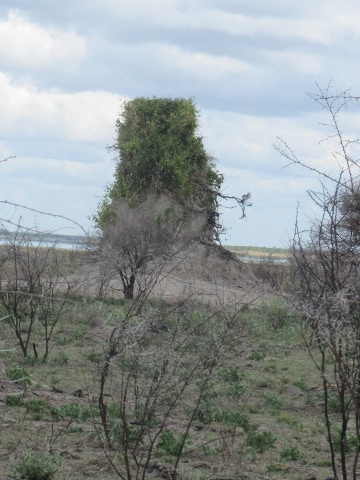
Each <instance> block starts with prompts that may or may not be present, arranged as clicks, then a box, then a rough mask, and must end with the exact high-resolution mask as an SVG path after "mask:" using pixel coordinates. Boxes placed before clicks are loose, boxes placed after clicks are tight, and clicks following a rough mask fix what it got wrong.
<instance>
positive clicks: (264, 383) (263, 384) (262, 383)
mask: <svg viewBox="0 0 360 480" xmlns="http://www.w3.org/2000/svg"><path fill="white" fill-rule="evenodd" d="M269 386H270V384H269V382H268V381H267V380H260V382H259V383H258V387H259V388H269Z"/></svg>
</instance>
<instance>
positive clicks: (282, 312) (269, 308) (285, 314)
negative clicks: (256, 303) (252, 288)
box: [261, 302, 293, 330]
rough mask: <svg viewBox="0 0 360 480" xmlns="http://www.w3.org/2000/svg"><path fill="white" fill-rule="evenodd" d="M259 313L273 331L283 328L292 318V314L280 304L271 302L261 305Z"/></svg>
mask: <svg viewBox="0 0 360 480" xmlns="http://www.w3.org/2000/svg"><path fill="white" fill-rule="evenodd" d="M261 313H262V315H263V318H264V320H265V321H266V322H267V323H269V324H270V325H271V326H272V328H273V329H274V330H278V329H280V328H284V327H285V326H286V325H287V324H288V323H289V321H290V319H291V318H292V317H293V314H292V312H291V311H290V310H289V309H288V308H287V307H286V306H285V305H284V304H282V303H281V302H272V303H268V304H266V305H263V307H262V309H261Z"/></svg>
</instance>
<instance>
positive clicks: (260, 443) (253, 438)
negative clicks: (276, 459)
mask: <svg viewBox="0 0 360 480" xmlns="http://www.w3.org/2000/svg"><path fill="white" fill-rule="evenodd" d="M275 442H276V437H275V436H274V435H273V434H272V433H271V432H268V431H264V432H260V433H256V432H255V431H251V432H249V433H248V436H247V442H246V443H247V445H248V447H250V448H251V449H252V450H253V451H254V452H256V453H264V452H266V450H269V449H270V448H274V446H275Z"/></svg>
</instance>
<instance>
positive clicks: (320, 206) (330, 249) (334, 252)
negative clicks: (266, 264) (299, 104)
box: [277, 88, 360, 479]
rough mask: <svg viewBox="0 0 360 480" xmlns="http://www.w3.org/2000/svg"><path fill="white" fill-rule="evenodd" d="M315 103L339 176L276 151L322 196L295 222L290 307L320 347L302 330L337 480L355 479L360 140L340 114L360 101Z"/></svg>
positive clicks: (359, 394) (345, 96)
mask: <svg viewBox="0 0 360 480" xmlns="http://www.w3.org/2000/svg"><path fill="white" fill-rule="evenodd" d="M312 98H313V100H315V101H316V102H317V103H318V104H319V105H320V106H321V108H322V109H324V110H325V111H326V112H327V113H328V114H329V117H330V122H329V124H327V127H329V128H330V134H329V137H328V140H331V141H334V140H336V142H337V145H336V149H335V150H334V151H333V156H334V157H335V159H336V161H337V165H338V167H339V170H338V173H337V174H333V173H328V172H323V171H320V170H317V169H316V168H314V167H313V166H311V165H307V164H306V163H304V162H302V161H300V160H299V159H298V158H297V157H296V156H295V154H294V152H293V151H292V150H291V149H290V147H289V146H288V145H287V144H286V143H285V142H283V141H282V142H281V143H280V145H279V146H278V147H277V149H278V150H279V151H280V153H281V154H282V155H284V156H285V157H286V158H287V159H288V160H289V161H290V163H292V164H297V165H300V166H302V167H305V168H307V169H308V170H310V171H312V172H314V173H315V174H317V175H319V176H320V181H321V183H320V191H319V192H315V191H310V192H309V195H310V197H311V199H312V200H313V202H314V204H315V208H316V212H318V215H317V216H316V217H314V218H313V220H312V222H311V225H310V229H308V230H302V229H301V228H300V225H299V221H298V220H297V221H296V226H295V234H294V239H293V244H292V252H291V253H292V269H293V272H294V275H295V276H294V279H295V282H294V287H295V289H294V291H295V292H296V293H295V295H294V296H293V298H292V304H293V306H294V308H295V309H296V310H297V311H298V312H299V313H300V314H301V315H302V316H303V318H305V320H306V325H307V326H309V327H310V329H311V332H312V339H314V340H315V343H316V347H317V349H318V354H316V353H314V351H313V349H312V344H311V342H310V339H309V335H308V333H307V331H306V330H304V339H305V341H306V344H307V346H308V351H309V354H310V355H311V357H312V359H313V361H314V362H315V365H316V366H317V368H318V369H319V372H320V374H321V377H322V383H323V393H324V416H325V422H326V427H327V434H328V440H329V445H330V451H331V463H332V468H333V473H334V477H336V478H343V479H347V478H349V477H351V478H353V479H356V478H357V475H358V473H357V468H358V461H359V455H360V321H359V320H360V297H359V285H360V262H359V253H360V236H359V225H360V223H359V210H360V209H359V174H360V171H359V167H360V165H359V160H358V158H359V157H358V153H359V142H358V141H357V140H356V139H354V138H347V137H346V136H345V134H344V133H343V131H342V128H341V125H340V114H341V112H342V111H343V110H344V109H345V108H351V106H352V105H353V104H357V103H358V100H359V98H358V97H353V96H351V95H350V94H349V92H348V91H345V92H342V93H340V94H334V95H333V94H331V92H330V90H329V88H327V89H324V90H323V89H320V88H319V91H318V92H317V93H316V94H315V95H312ZM334 399H335V400H336V405H337V407H336V409H334V408H333V405H334ZM340 475H341V477H340Z"/></svg>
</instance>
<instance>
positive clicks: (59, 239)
mask: <svg viewBox="0 0 360 480" xmlns="http://www.w3.org/2000/svg"><path fill="white" fill-rule="evenodd" d="M16 239H17V240H18V241H19V242H20V243H24V244H28V243H30V244H31V245H34V246H38V245H41V244H42V245H44V246H52V245H55V246H56V248H64V249H73V248H76V249H80V250H81V249H84V248H85V240H86V237H83V236H75V235H56V234H53V233H50V234H45V235H42V234H37V233H31V232H29V233H28V232H25V233H20V234H16V233H15V232H10V233H9V234H7V235H4V234H3V233H1V232H0V245H6V244H7V243H11V242H13V241H15V240H16Z"/></svg>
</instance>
